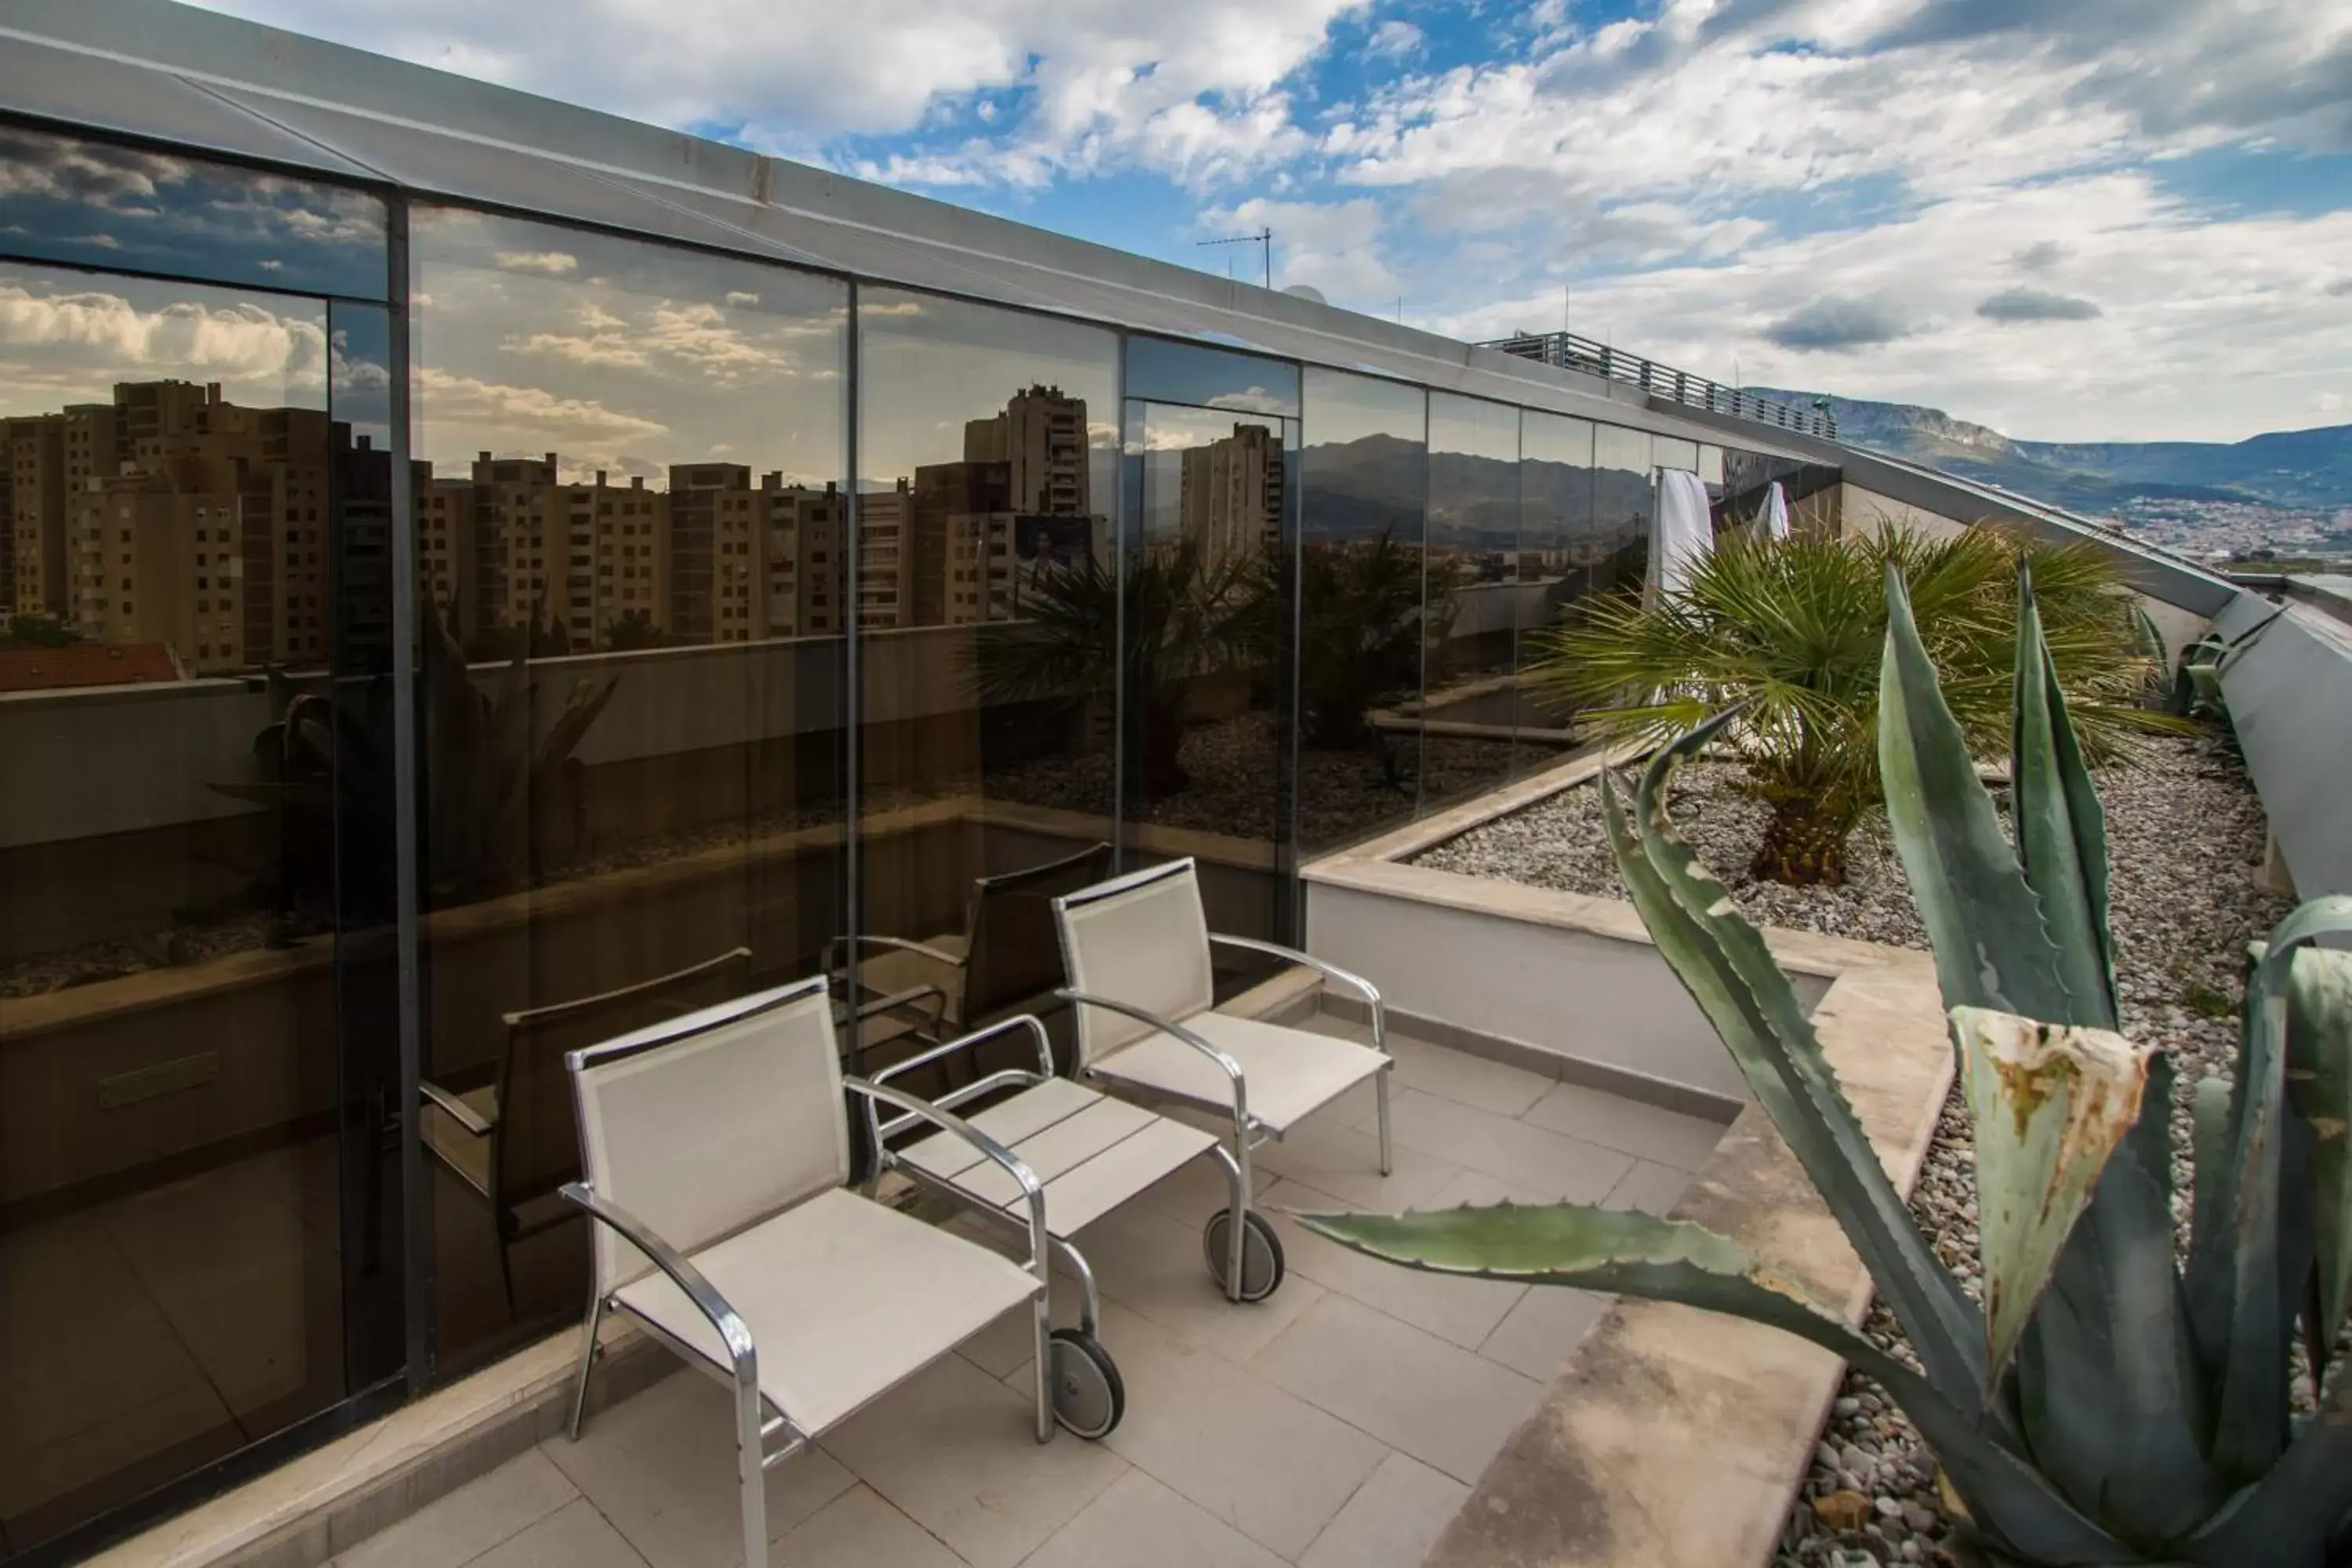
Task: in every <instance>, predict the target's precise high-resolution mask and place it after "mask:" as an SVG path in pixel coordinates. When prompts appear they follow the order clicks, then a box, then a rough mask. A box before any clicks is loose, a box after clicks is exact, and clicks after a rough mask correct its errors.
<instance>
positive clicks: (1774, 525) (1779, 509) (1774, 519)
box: [1764, 479, 1789, 539]
mask: <svg viewBox="0 0 2352 1568" xmlns="http://www.w3.org/2000/svg"><path fill="white" fill-rule="evenodd" d="M1764 537H1765V538H1767V539H1786V538H1788V537H1789V498H1788V497H1787V496H1784V495H1782V494H1781V493H1780V480H1778V479H1774V480H1773V481H1772V482H1771V483H1770V484H1769V485H1767V486H1765V487H1764Z"/></svg>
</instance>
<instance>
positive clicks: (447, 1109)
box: [416, 1079, 495, 1138]
mask: <svg viewBox="0 0 2352 1568" xmlns="http://www.w3.org/2000/svg"><path fill="white" fill-rule="evenodd" d="M416 1092H417V1095H418V1097H419V1098H420V1099H422V1100H424V1101H425V1104H427V1105H430V1106H432V1107H433V1108H434V1109H436V1110H439V1111H440V1112H441V1113H442V1114H443V1115H444V1116H446V1117H447V1118H448V1119H449V1120H450V1121H454V1122H456V1123H457V1125H458V1126H460V1127H462V1128H464V1129H465V1130H466V1131H467V1132H468V1133H470V1134H472V1135H473V1136H474V1137H476V1138H488V1136H489V1135H490V1132H491V1130H492V1128H493V1126H494V1125H495V1124H494V1123H492V1122H488V1121H483V1120H482V1116H481V1113H480V1112H479V1111H478V1110H475V1109H474V1108H473V1107H472V1106H470V1105H468V1104H467V1103H466V1102H465V1101H464V1100H460V1099H458V1098H457V1096H456V1095H454V1094H451V1093H450V1092H449V1091H448V1090H447V1089H443V1088H442V1087H441V1086H440V1085H439V1084H437V1083H435V1082H434V1081H433V1080H432V1079H417V1080H416Z"/></svg>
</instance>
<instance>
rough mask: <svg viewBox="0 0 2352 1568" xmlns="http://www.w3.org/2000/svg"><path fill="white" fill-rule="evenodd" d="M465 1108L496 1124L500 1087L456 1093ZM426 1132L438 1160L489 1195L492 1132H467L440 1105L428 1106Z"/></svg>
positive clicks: (486, 1086)
mask: <svg viewBox="0 0 2352 1568" xmlns="http://www.w3.org/2000/svg"><path fill="white" fill-rule="evenodd" d="M457 1099H458V1100H459V1101H460V1102H462V1103H463V1104H464V1105H465V1107H466V1109H467V1110H471V1111H472V1112H473V1113H474V1114H475V1115H477V1116H478V1117H480V1118H481V1119H482V1120H483V1121H487V1122H488V1123H490V1125H492V1126H493V1127H495V1126H497V1125H498V1121H499V1086H498V1085H497V1084H494V1083H486V1084H484V1085H482V1086H481V1087H480V1088H479V1089H467V1091H466V1092H465V1093H463V1094H461V1095H459V1096H457ZM419 1131H422V1132H423V1133H424V1135H425V1151H426V1152H428V1153H430V1154H431V1155H432V1156H433V1157H434V1158H435V1159H436V1160H438V1161H440V1162H441V1163H443V1164H445V1165H446V1166H448V1167H449V1170H450V1173H452V1174H453V1175H455V1176H456V1177H457V1179H458V1180H459V1181H461V1182H463V1183H465V1184H467V1186H469V1187H471V1188H473V1189H474V1190H475V1191H476V1192H478V1193H479V1194H482V1196H484V1197H488V1196H489V1195H490V1135H489V1134H488V1133H487V1132H486V1133H483V1134H482V1135H481V1136H480V1137H476V1136H475V1135H474V1134H473V1133H471V1132H468V1131H466V1129H465V1127H464V1126H463V1125H462V1124H461V1123H460V1122H459V1121H457V1118H456V1117H454V1116H452V1115H450V1114H449V1113H448V1112H447V1111H446V1110H442V1109H441V1108H440V1107H439V1106H437V1105H431V1104H428V1105H426V1106H425V1121H424V1123H423V1125H422V1126H421V1127H420V1129H419Z"/></svg>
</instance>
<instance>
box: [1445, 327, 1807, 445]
mask: <svg viewBox="0 0 2352 1568" xmlns="http://www.w3.org/2000/svg"><path fill="white" fill-rule="evenodd" d="M1477 346H1478V347H1480V348H1482V349H1500V350H1502V351H1503V352H1504V353H1507V354H1517V355H1518V357H1519V358H1521V359H1531V360H1536V361H1538V362H1539V363H1544V364H1549V365H1558V366H1559V368H1560V369H1562V370H1579V371H1582V372H1583V373H1584V374H1587V375H1597V376H1600V377H1601V379H1602V380H1604V381H1622V382H1623V383H1625V384H1627V385H1629V386H1638V387H1640V388H1641V389H1642V390H1643V391H1644V392H1646V393H1648V394H1649V395H1651V396H1653V397H1663V398H1665V399H1667V400H1669V401H1671V402H1675V403H1681V404H1686V405H1689V406H1691V407H1693V408H1704V409H1706V410H1708V411H1709V412H1711V413H1715V414H1728V415H1730V416H1733V417H1734V418H1738V419H1753V420H1755V421H1757V422H1758V423H1759V424H1762V425H1773V426H1779V427H1780V428H1781V429H1783V430H1795V431H1798V432H1800V433H1801V434H1803V435H1807V436H1822V437H1829V438H1831V439H1835V438H1836V436H1837V418H1836V416H1834V415H1832V414H1831V413H1830V412H1829V411H1828V410H1826V409H1819V408H1799V407H1797V406H1795V405H1792V404H1787V403H1778V402H1774V401H1773V400H1771V399H1769V398H1764V397H1759V396H1757V395H1755V394H1754V393H1752V392H1744V391H1742V390H1741V389H1739V388H1738V387H1736V386H1726V385H1724V384H1722V383H1721V382H1716V381H1709V380H1708V379H1707V378H1706V377H1705V376H1703V375H1693V374H1690V373H1689V372H1688V371H1684V370H1676V369H1675V367H1674V366H1672V365H1670V364H1660V363H1657V362H1656V361H1655V360H1647V359H1643V357H1642V356H1641V355H1639V354H1631V353H1626V352H1625V351H1624V350H1623V349H1616V348H1611V347H1610V346H1609V345H1608V344H1607V343H1597V342H1593V341H1592V340H1591V338H1580V337H1579V336H1577V335H1576V334H1575V333H1574V332H1522V333H1520V334H1519V335H1517V336H1516V337H1508V338H1496V339H1495V340H1494V341H1492V342H1483V343H1480V344H1479V345H1477Z"/></svg>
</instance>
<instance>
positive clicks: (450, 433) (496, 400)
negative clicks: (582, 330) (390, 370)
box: [416, 365, 669, 474]
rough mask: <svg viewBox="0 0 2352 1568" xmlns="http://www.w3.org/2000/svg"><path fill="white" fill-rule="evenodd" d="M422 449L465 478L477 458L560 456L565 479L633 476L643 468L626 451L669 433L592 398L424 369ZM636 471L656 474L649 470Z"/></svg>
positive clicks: (420, 377) (642, 461) (420, 382)
mask: <svg viewBox="0 0 2352 1568" xmlns="http://www.w3.org/2000/svg"><path fill="white" fill-rule="evenodd" d="M416 379H417V399H416V419H417V425H418V431H419V442H418V444H419V445H420V446H421V447H423V448H424V451H425V456H427V457H428V458H431V459H432V460H433V462H434V464H435V465H436V467H437V468H441V469H443V470H444V471H457V470H461V469H462V468H463V467H464V465H465V464H466V462H467V461H468V460H469V459H470V458H472V457H473V455H474V453H475V451H476V450H478V449H481V448H488V449H489V450H491V451H494V452H498V453H500V454H506V453H514V452H522V453H530V454H531V455H533V456H536V455H537V454H539V453H541V452H542V451H551V452H556V453H559V454H561V455H562V458H563V460H564V468H565V471H566V473H567V474H570V473H578V472H581V471H583V470H585V469H588V468H618V469H622V470H623V471H624V472H626V471H630V470H628V469H627V468H625V467H624V465H625V463H627V462H635V463H637V464H639V465H646V464H648V463H649V462H650V459H647V458H643V457H633V456H631V455H630V454H629V452H628V450H627V448H628V447H632V446H636V447H646V446H653V445H656V444H657V443H659V442H660V441H661V440H662V438H663V437H667V435H668V434H669V426H667V425H663V424H661V423H660V422H658V421H656V420H652V419H646V418H644V417H641V416H637V415H634V414H629V413H626V412H625V411H623V410H621V409H617V408H614V407H611V406H609V405H606V404H604V403H601V402H599V401H597V400H596V399H594V398H593V397H565V396H562V395H558V394H556V393H553V392H551V391H549V390H548V389H547V388H545V387H541V386H514V385H509V384H503V383H499V382H492V381H484V380H480V379H478V378H477V377H474V376H467V375H457V374H451V373H450V372H447V371H444V370H437V369H435V368H434V367H433V366H431V365H426V366H425V367H423V368H422V369H420V370H419V371H418V372H417V377H416ZM638 471H645V472H652V471H654V469H653V468H650V467H641V468H640V469H639V470H638Z"/></svg>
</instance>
